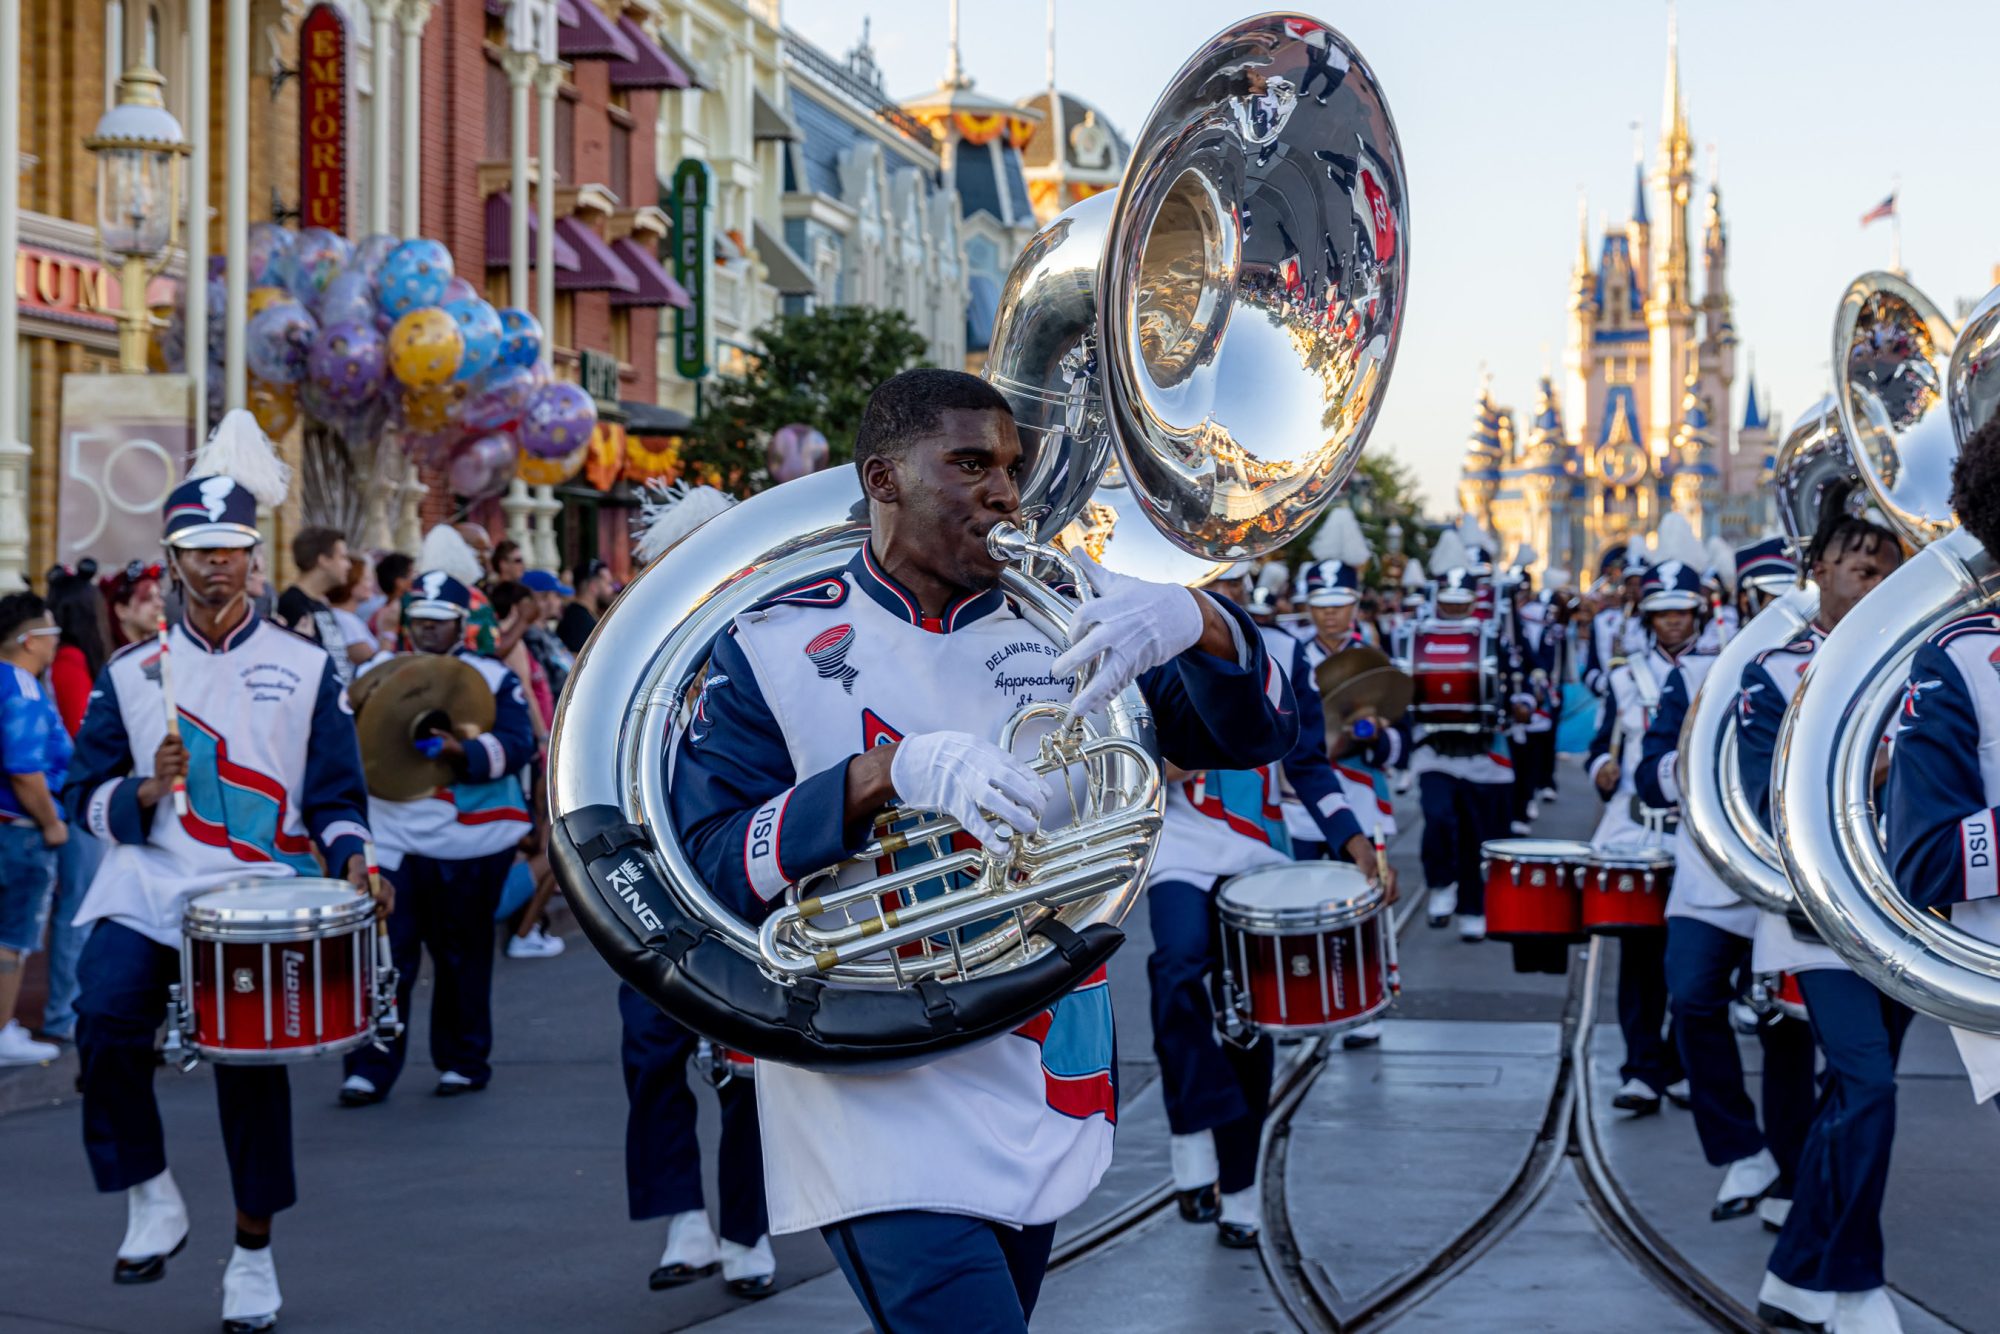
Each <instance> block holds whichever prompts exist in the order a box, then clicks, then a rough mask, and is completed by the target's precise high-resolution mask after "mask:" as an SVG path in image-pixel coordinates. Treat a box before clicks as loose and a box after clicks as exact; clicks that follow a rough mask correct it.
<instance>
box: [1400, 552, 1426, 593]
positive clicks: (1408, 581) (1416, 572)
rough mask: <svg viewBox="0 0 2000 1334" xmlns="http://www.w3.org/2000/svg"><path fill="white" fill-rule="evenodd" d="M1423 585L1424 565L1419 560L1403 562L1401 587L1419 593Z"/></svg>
mask: <svg viewBox="0 0 2000 1334" xmlns="http://www.w3.org/2000/svg"><path fill="white" fill-rule="evenodd" d="M1424 583H1425V579H1424V563H1423V562H1422V561H1420V560H1412V561H1405V562H1403V587H1404V588H1405V589H1408V590H1411V591H1413V592H1419V593H1420V592H1422V591H1423V587H1424Z"/></svg>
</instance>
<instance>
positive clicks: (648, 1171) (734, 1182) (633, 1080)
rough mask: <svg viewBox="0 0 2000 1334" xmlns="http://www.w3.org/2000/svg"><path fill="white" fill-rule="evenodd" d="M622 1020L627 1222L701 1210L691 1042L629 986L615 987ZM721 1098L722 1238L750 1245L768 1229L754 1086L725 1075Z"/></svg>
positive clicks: (692, 1038)
mask: <svg viewBox="0 0 2000 1334" xmlns="http://www.w3.org/2000/svg"><path fill="white" fill-rule="evenodd" d="M618 1017H619V1018H620V1019H621V1020H622V1021H623V1023H624V1030H625V1035H624V1041H623V1043H622V1044H621V1047H620V1054H621V1058H622V1060H623V1063H624V1066H625V1098H626V1101H627V1103H628V1105H629V1110H628V1112H627V1114H626V1118H625V1196H626V1200H627V1202H628V1204H629V1205H630V1208H631V1214H632V1218H633V1220H634V1221H638V1220H641V1219H647V1218H671V1217H673V1216H674V1215H675V1214H684V1213H688V1212H691V1211H692V1210H695V1209H700V1208H702V1207H703V1203H702V1192H701V1143H700V1141H699V1140H697V1139H696V1138H695V1101H694V1093H693V1092H692V1091H691V1090H690V1089H689V1088H688V1079H687V1073H688V1058H689V1057H690V1056H692V1055H693V1054H694V1050H695V1043H696V1042H697V1041H698V1039H697V1038H696V1037H695V1035H694V1034H693V1033H691V1032H689V1031H688V1030H687V1029H686V1028H684V1027H682V1026H681V1025H680V1024H677V1023H675V1022H674V1021H673V1020H671V1019H669V1018H667V1016H666V1015H664V1014H662V1013H660V1010H659V1007H657V1006H655V1005H654V1004H653V1003H652V1002H651V1001H649V1000H647V999H646V998H645V997H644V996H641V995H640V994H639V993H638V992H636V991H634V990H632V988H631V987H628V986H625V985H624V984H622V983H621V984H620V985H619V987H618ZM716 1092H717V1094H718V1096H719V1097H720V1098H721V1100H722V1146H721V1160H720V1162H719V1163H718V1164H717V1172H718V1175H719V1177H720V1184H721V1187H722V1228H721V1231H722V1236H723V1238H724V1239H725V1240H728V1241H733V1242H736V1243H737V1244H738V1245H741V1246H755V1245H756V1244H757V1241H758V1239H759V1238H760V1237H762V1236H763V1235H764V1234H765V1233H766V1232H768V1231H769V1230H770V1223H769V1221H768V1219H767V1217H766V1214H765V1209H764V1147H763V1140H762V1138H761V1137H760V1136H759V1133H758V1129H757V1092H756V1084H755V1083H754V1082H753V1081H752V1080H750V1079H747V1078H744V1077H741V1076H739V1077H737V1078H735V1079H731V1080H730V1081H729V1082H728V1083H726V1084H724V1085H723V1086H722V1087H721V1088H720V1089H718V1090H717V1091H716Z"/></svg>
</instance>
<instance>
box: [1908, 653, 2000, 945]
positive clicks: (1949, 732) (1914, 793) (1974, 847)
mask: <svg viewBox="0 0 2000 1334" xmlns="http://www.w3.org/2000/svg"><path fill="white" fill-rule="evenodd" d="M1897 722H1898V723H1899V724H1900V725H1901V730H1900V731H1898V732H1897V733H1896V748H1895V754H1894V756H1893V757H1892V758H1891V760H1890V762H1889V794H1888V810H1889V867H1890V870H1891V871H1892V872H1893V873H1894V875H1895V877H1896V886H1897V888H1898V889H1900V890H1902V891H1903V896H1904V897H1905V898H1907V899H1908V900H1909V901H1910V902H1911V903H1913V904H1915V905H1917V906H1918V907H1920V908H1939V907H1943V906H1945V905H1947V904H1951V903H1958V902H1961V901H1963V900H1967V899H1989V898H1992V897H1994V895H1995V894H2000V878H1996V870H1995V855H1996V854H1995V847H1994V821H1995V813H1994V811H1993V809H1992V808H1990V807H1988V806H1987V805H1986V799H1985V792H1986V783H1985V780H1984V777H1983V776H1982V775H1981V773H1980V768H1979V746H1980V741H1981V737H1980V728H1979V711H1978V709H1977V707H1976V706H1975V705H1974V703H1973V699H1972V692H1971V691H1970V690H1969V689H1967V688H1966V684H1965V678H1964V677H1963V676H1961V675H1960V674H1959V671H1958V668H1957V667H1955V666H1954V665H1953V664H1952V661H1951V657H1950V655H1948V654H1947V653H1946V652H1945V650H1943V649H1941V648H1938V647H1937V646H1936V645H1933V644H1926V645H1924V646H1923V647H1922V648H1920V649H1918V650H1917V656H1916V660H1915V662H1914V663H1913V664H1912V665H1911V668H1910V684H1909V688H1908V690H1907V692H1906V693H1905V695H1904V698H1903V707H1902V710H1901V712H1900V713H1899V714H1898V716H1897Z"/></svg>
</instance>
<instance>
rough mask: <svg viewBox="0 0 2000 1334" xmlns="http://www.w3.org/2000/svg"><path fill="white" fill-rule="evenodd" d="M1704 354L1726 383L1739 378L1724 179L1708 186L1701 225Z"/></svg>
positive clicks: (1715, 180)
mask: <svg viewBox="0 0 2000 1334" xmlns="http://www.w3.org/2000/svg"><path fill="white" fill-rule="evenodd" d="M1701 256H1702V294H1701V316H1702V354H1703V360H1705V361H1707V362H1708V363H1709V364H1710V366H1711V367H1713V369H1714V371H1715V373H1716V375H1717V376H1718V377H1719V378H1720V379H1721V380H1722V382H1723V384H1724V386H1725V387H1726V386H1728V385H1731V384H1734V383H1735V381H1736V325H1735V323H1734V322H1733V321H1732V319H1731V317H1730V309H1729V227H1728V224H1726V223H1725V222H1724V221H1723V220H1722V182H1721V180H1720V179H1719V178H1716V179H1711V180H1710V182H1709V185H1708V210H1707V216H1706V217H1705V218H1704V219H1703V220H1702V228H1701Z"/></svg>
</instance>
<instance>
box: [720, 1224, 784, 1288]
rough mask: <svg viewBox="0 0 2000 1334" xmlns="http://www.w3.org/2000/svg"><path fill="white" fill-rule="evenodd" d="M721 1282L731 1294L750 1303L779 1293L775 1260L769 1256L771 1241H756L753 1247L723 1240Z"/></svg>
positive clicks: (765, 1238) (767, 1239)
mask: <svg viewBox="0 0 2000 1334" xmlns="http://www.w3.org/2000/svg"><path fill="white" fill-rule="evenodd" d="M722 1281H723V1282H724V1283H726V1284H728V1286H729V1291H730V1293H731V1294H733V1295H734V1296H737V1297H746V1298H749V1299H750V1300H752V1301H755V1300H757V1299H758V1298H761V1297H768V1296H770V1295H771V1294H772V1293H774V1292H776V1291H777V1290H778V1261H777V1258H776V1257H775V1256H773V1255H772V1254H771V1238H770V1237H769V1236H768V1235H766V1236H762V1237H759V1238H757V1244H756V1245H755V1246H745V1245H744V1244H743V1243H742V1242H740V1241H731V1240H730V1239H729V1238H727V1237H724V1238H723V1239H722Z"/></svg>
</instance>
